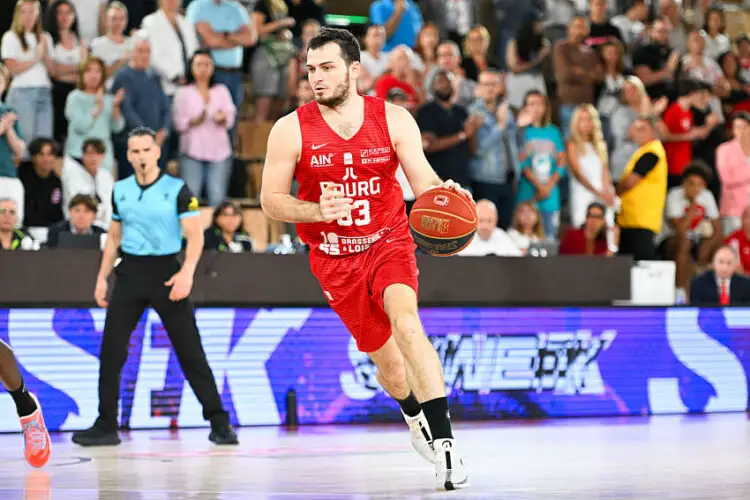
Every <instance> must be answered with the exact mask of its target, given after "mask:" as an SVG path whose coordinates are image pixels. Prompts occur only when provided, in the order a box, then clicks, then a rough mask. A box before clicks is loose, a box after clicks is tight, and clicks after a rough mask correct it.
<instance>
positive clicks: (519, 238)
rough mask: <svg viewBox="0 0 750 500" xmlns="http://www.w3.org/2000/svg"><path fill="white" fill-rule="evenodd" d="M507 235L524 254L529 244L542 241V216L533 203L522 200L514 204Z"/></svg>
mask: <svg viewBox="0 0 750 500" xmlns="http://www.w3.org/2000/svg"><path fill="white" fill-rule="evenodd" d="M508 236H510V238H511V239H512V240H513V242H514V243H515V244H516V246H518V248H520V249H521V252H523V254H524V255H526V253H527V252H528V251H529V245H531V244H532V243H542V242H543V241H544V226H543V225H542V216H541V214H540V213H539V209H538V208H537V206H536V204H535V203H533V202H530V201H524V202H521V203H519V204H518V205H516V211H515V213H514V214H513V222H512V223H511V229H510V231H508Z"/></svg>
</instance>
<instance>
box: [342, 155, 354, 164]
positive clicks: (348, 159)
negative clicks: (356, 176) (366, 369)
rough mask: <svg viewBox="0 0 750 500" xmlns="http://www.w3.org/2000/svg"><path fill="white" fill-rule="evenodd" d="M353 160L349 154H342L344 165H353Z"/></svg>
mask: <svg viewBox="0 0 750 500" xmlns="http://www.w3.org/2000/svg"><path fill="white" fill-rule="evenodd" d="M353 164H354V158H353V157H352V154H351V153H344V165H353Z"/></svg>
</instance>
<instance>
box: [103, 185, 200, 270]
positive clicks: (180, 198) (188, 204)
mask: <svg viewBox="0 0 750 500" xmlns="http://www.w3.org/2000/svg"><path fill="white" fill-rule="evenodd" d="M199 214H200V212H198V200H197V199H196V198H195V196H193V193H191V192H190V189H188V187H187V186H186V185H185V182H184V181H183V180H182V179H178V178H176V177H172V176H171V175H167V174H165V173H164V172H162V173H161V174H160V175H159V177H158V178H157V179H156V180H155V181H154V182H153V183H152V184H149V185H146V186H141V185H140V184H138V182H137V181H136V180H135V175H131V176H130V177H127V178H125V179H123V180H121V181H117V182H116V183H115V188H114V191H113V192H112V220H116V221H119V222H120V223H121V224H122V242H121V244H120V249H121V250H122V251H123V252H124V253H126V254H130V255H139V256H148V255H153V256H158V255H173V254H176V253H179V252H180V250H181V249H182V225H181V224H180V221H181V220H182V219H184V218H186V217H194V216H197V215H199Z"/></svg>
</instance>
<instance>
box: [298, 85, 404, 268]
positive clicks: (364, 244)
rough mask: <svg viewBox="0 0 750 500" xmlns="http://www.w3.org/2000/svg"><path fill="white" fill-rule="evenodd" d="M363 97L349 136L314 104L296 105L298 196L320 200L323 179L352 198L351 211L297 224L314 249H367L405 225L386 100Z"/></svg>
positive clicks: (338, 251) (336, 252)
mask: <svg viewBox="0 0 750 500" xmlns="http://www.w3.org/2000/svg"><path fill="white" fill-rule="evenodd" d="M362 97H363V98H364V104H365V113H364V122H363V123H362V127H361V128H360V129H359V131H358V132H357V133H356V134H355V135H354V136H353V137H352V138H351V139H349V140H345V139H343V138H342V137H341V136H339V135H338V134H337V133H336V132H334V131H333V129H332V128H331V127H330V126H329V125H328V123H327V122H326V121H325V120H324V119H323V116H322V115H321V113H320V109H319V108H318V104H317V103H316V102H314V101H313V102H311V103H309V104H305V105H304V106H301V107H300V108H298V109H297V116H298V118H299V123H300V130H301V132H302V152H301V154H300V159H299V162H298V163H297V168H296V170H295V176H296V178H297V181H298V182H299V192H298V195H297V197H298V198H299V199H300V200H304V201H311V202H316V203H317V202H319V201H320V195H321V193H322V188H323V187H324V186H326V185H327V184H333V186H334V187H335V188H336V189H338V190H340V191H341V192H343V193H344V195H345V196H346V197H348V198H352V199H353V200H354V202H353V208H352V213H351V216H349V217H345V218H342V219H338V220H336V221H334V222H329V223H324V222H315V223H301V224H297V234H299V236H300V238H301V239H302V241H304V242H305V243H306V244H307V245H309V246H310V248H311V249H313V251H320V252H323V253H325V254H328V255H347V254H352V253H358V252H362V251H364V250H367V249H368V248H369V247H370V246H372V245H373V244H374V243H375V242H376V241H378V240H380V239H381V238H383V237H384V236H385V235H387V234H388V233H390V232H391V231H393V230H399V231H406V232H407V233H408V224H407V220H406V211H405V205H404V197H403V191H402V190H401V186H400V185H399V183H398V181H397V180H396V169H397V168H398V164H399V162H398V158H397V157H396V152H395V151H394V148H393V143H392V142H391V137H390V134H389V132H388V124H387V122H386V117H385V102H384V101H382V100H380V99H377V98H375V97H370V96H362Z"/></svg>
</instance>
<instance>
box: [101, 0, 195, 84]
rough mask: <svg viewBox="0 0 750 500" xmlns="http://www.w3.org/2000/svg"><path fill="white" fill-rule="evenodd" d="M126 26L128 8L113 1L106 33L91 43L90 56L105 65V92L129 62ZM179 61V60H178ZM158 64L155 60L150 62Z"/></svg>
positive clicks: (108, 8)
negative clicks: (116, 74)
mask: <svg viewBox="0 0 750 500" xmlns="http://www.w3.org/2000/svg"><path fill="white" fill-rule="evenodd" d="M127 26H128V8H127V7H125V5H124V4H123V3H122V2H119V1H117V0H115V1H114V2H111V3H110V4H109V6H108V7H107V31H106V33H104V35H102V36H100V37H97V38H94V39H93V40H92V41H91V55H92V56H94V57H98V58H99V59H101V60H102V61H103V62H104V64H105V65H106V68H107V70H106V75H107V82H106V84H105V87H106V89H107V90H109V89H111V88H112V83H113V82H114V81H115V73H117V72H118V71H119V70H120V68H122V67H123V66H125V65H126V64H128V62H129V61H130V52H131V50H132V49H133V47H132V43H131V39H130V37H129V36H127V34H126V33H125V28H127ZM180 59H181V58H180ZM152 62H153V64H154V65H157V64H159V63H160V62H161V61H159V60H158V59H157V58H154V60H153V61H152Z"/></svg>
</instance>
